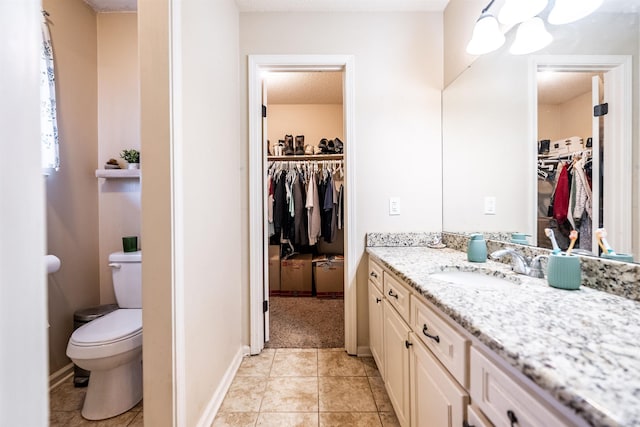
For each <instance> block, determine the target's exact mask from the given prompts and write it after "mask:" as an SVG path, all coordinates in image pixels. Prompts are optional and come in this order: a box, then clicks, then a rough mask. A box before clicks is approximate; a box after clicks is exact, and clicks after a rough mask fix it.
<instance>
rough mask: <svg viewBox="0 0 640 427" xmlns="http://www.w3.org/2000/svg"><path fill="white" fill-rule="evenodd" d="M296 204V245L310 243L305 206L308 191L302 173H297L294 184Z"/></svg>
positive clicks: (294, 200) (294, 217)
mask: <svg viewBox="0 0 640 427" xmlns="http://www.w3.org/2000/svg"><path fill="white" fill-rule="evenodd" d="M292 189H293V204H294V216H293V221H294V234H295V240H294V241H295V243H296V245H303V246H304V245H308V244H309V236H308V232H307V228H308V221H307V209H306V207H305V201H306V191H305V188H304V181H303V179H302V175H301V174H297V175H296V177H295V180H294V181H293V185H292Z"/></svg>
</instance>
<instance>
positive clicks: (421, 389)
mask: <svg viewBox="0 0 640 427" xmlns="http://www.w3.org/2000/svg"><path fill="white" fill-rule="evenodd" d="M409 340H410V341H411V342H412V343H413V345H412V346H411V351H410V356H409V357H410V366H409V369H410V371H411V380H410V383H411V405H410V406H411V426H412V427H454V426H455V427H460V426H462V423H463V422H464V420H465V410H466V407H467V405H468V404H469V395H468V394H467V391H466V390H465V389H464V388H462V387H461V386H460V385H459V384H458V382H457V381H456V380H455V379H454V378H453V377H452V376H451V374H449V372H447V370H446V368H445V367H444V366H442V364H441V363H440V362H438V360H437V359H436V358H435V357H434V356H433V354H432V353H431V351H429V350H428V349H427V347H426V346H425V345H424V344H422V342H421V341H420V340H419V339H418V338H417V336H416V335H415V334H414V333H411V334H410V336H409Z"/></svg>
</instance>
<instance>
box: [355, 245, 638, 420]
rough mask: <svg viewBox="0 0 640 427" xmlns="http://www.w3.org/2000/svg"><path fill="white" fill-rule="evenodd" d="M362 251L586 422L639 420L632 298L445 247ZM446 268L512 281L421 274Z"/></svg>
mask: <svg viewBox="0 0 640 427" xmlns="http://www.w3.org/2000/svg"><path fill="white" fill-rule="evenodd" d="M367 252H368V253H369V255H370V256H371V257H373V259H375V260H377V261H378V262H380V263H381V264H382V265H383V266H385V267H386V268H387V269H389V270H390V271H391V272H393V273H395V274H396V275H397V276H398V277H399V278H401V279H403V280H404V281H405V282H406V283H408V284H409V285H411V286H413V287H414V288H415V289H416V290H417V291H419V292H420V293H421V294H422V295H423V296H424V297H425V298H426V299H427V300H429V301H430V302H432V303H433V304H435V305H436V306H437V307H438V308H440V309H441V310H442V311H443V312H444V313H446V314H447V315H449V316H450V317H451V319H452V320H454V321H455V322H457V323H458V324H459V325H461V326H462V327H463V328H464V329H466V330H467V331H468V332H469V333H471V334H472V335H473V336H475V337H476V338H478V339H479V340H480V341H481V342H482V343H484V344H485V345H486V346H487V347H489V348H490V349H492V350H493V351H494V352H495V353H496V354H497V355H499V356H500V357H502V358H503V359H504V360H505V361H506V362H507V363H508V364H510V365H512V366H513V367H514V368H515V369H517V370H519V371H520V372H522V373H523V374H524V375H525V376H527V377H528V378H530V379H531V380H532V381H533V382H534V383H536V384H537V385H538V386H540V387H541V388H542V389H544V390H547V391H548V392H549V393H550V394H551V395H552V396H553V397H555V398H556V399H557V400H558V401H559V402H560V403H561V404H564V405H565V406H567V407H568V408H570V409H571V410H573V411H574V412H575V413H576V414H577V415H578V416H580V417H582V418H583V419H585V420H586V421H587V423H589V424H591V425H593V426H598V427H604V426H640V345H639V343H640V303H639V302H637V301H633V300H630V299H627V298H623V297H620V296H617V295H612V294H610V293H605V292H601V291H598V290H594V289H591V288H588V287H585V286H582V287H581V288H580V289H579V290H576V291H565V290H560V289H555V288H552V287H549V286H548V285H547V283H546V281H545V280H543V279H534V278H530V277H527V276H523V275H516V274H515V273H513V272H512V271H511V268H510V266H509V265H506V264H502V263H498V262H493V261H487V262H486V263H470V262H467V260H466V254H465V253H464V252H460V251H455V250H452V249H429V248H425V247H369V248H367ZM452 269H453V270H462V271H474V270H478V269H480V270H484V271H485V272H486V273H487V274H491V275H497V276H501V277H505V278H508V279H510V280H511V281H513V284H507V285H505V286H502V287H490V288H478V287H465V286H461V285H451V284H447V283H445V282H440V281H437V280H434V279H432V278H430V277H429V276H430V274H432V273H434V272H438V271H446V270H452Z"/></svg>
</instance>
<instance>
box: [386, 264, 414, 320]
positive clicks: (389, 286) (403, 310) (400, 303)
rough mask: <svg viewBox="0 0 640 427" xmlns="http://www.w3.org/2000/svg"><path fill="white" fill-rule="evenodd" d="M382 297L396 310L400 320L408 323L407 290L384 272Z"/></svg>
mask: <svg viewBox="0 0 640 427" xmlns="http://www.w3.org/2000/svg"><path fill="white" fill-rule="evenodd" d="M383 283H384V292H383V294H384V296H385V298H386V299H387V301H389V303H390V304H391V305H392V306H393V307H394V308H395V309H396V310H398V313H399V314H400V316H401V317H402V320H404V321H405V322H407V323H409V295H410V294H411V291H410V290H409V288H408V287H407V286H406V285H404V284H402V283H401V282H400V281H399V280H396V278H395V277H393V276H392V275H391V274H389V273H387V272H386V271H385V272H384V276H383Z"/></svg>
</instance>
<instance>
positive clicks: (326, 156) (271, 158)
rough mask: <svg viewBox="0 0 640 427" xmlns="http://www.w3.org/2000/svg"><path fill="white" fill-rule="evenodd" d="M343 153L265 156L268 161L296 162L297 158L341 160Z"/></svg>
mask: <svg viewBox="0 0 640 427" xmlns="http://www.w3.org/2000/svg"><path fill="white" fill-rule="evenodd" d="M342 159H344V155H343V154H308V155H304V156H295V155H294V156H267V160H269V161H278V162H283V161H284V162H296V161H298V160H342Z"/></svg>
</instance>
